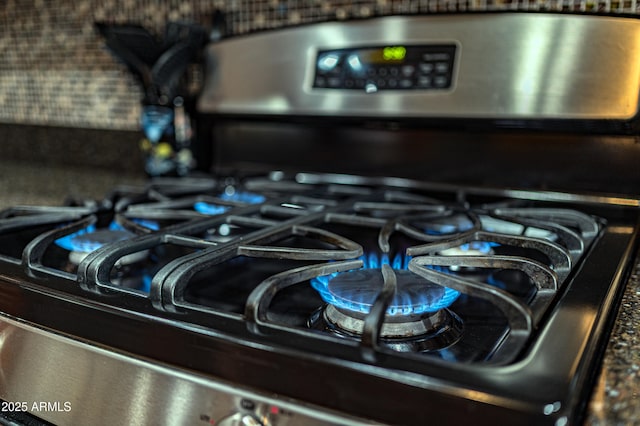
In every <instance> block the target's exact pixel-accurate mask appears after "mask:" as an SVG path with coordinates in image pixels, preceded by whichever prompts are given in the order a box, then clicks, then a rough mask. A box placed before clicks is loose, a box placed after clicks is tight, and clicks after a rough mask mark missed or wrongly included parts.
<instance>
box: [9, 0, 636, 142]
mask: <svg viewBox="0 0 640 426" xmlns="http://www.w3.org/2000/svg"><path fill="white" fill-rule="evenodd" d="M638 1H639V0H593V1H591V0H374V1H333V0H302V1H289V0H254V1H247V0H226V1H224V0H210V1H195V0H191V1H177V0H171V1H160V0H142V1H137V0H99V1H98V0H57V1H47V0H0V57H1V58H2V59H1V60H0V122H4V123H18V124H38V125H40V124H43V125H53V126H68V127H84V128H98V129H105V128H106V129H118V130H135V129H137V128H138V118H139V114H140V99H141V97H142V90H141V88H140V87H139V85H138V83H137V81H136V80H135V79H134V78H133V77H132V76H131V75H130V74H129V72H128V71H127V69H126V67H125V66H124V65H122V64H121V63H120V62H118V61H117V60H115V59H114V57H113V56H112V55H111V54H110V53H109V52H108V51H107V50H106V48H105V47H104V42H103V40H102V39H101V37H100V36H99V35H98V33H97V31H96V29H95V27H94V22H96V21H101V22H107V23H136V24H140V25H142V26H144V27H145V28H146V29H147V30H149V31H150V32H151V33H152V34H155V35H160V34H162V32H163V30H164V26H165V23H166V22H168V21H187V22H194V23H198V24H200V25H202V26H203V27H205V28H207V29H210V28H211V23H212V16H213V15H214V12H215V11H220V12H222V13H223V16H224V19H225V22H226V27H227V32H228V33H229V34H241V33H246V32H251V31H259V30H262V29H270V28H276V27H282V26H288V25H299V24H304V23H309V22H318V21H326V20H342V19H352V18H368V17H373V16H381V15H391V14H417V13H438V12H455V11H481V10H504V9H519V10H549V11H567V10H568V11H582V12H587V13H588V12H596V13H633V14H635V13H637V11H638V3H637V2H638Z"/></svg>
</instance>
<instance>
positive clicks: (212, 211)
mask: <svg viewBox="0 0 640 426" xmlns="http://www.w3.org/2000/svg"><path fill="white" fill-rule="evenodd" d="M193 208H194V209H195V211H197V212H198V213H202V214H206V215H209V216H215V215H218V214H222V213H224V212H226V211H227V210H229V207H227V206H219V205H216V204H209V203H205V202H204V201H198V202H197V203H195V204H194V205H193Z"/></svg>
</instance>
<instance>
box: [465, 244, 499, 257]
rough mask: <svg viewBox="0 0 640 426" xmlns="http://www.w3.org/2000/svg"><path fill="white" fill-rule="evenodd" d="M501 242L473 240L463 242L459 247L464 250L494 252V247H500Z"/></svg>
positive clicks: (482, 252) (484, 252)
mask: <svg viewBox="0 0 640 426" xmlns="http://www.w3.org/2000/svg"><path fill="white" fill-rule="evenodd" d="M499 246H500V244H498V243H493V242H489V241H472V242H470V243H467V244H462V245H461V246H459V247H458V248H459V249H460V250H462V251H463V252H479V253H481V254H492V253H493V247H499Z"/></svg>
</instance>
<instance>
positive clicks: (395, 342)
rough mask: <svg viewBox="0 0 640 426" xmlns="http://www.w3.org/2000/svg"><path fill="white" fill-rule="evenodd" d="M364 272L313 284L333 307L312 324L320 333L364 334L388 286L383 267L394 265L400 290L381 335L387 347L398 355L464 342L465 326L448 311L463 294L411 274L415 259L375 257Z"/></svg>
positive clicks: (318, 314)
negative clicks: (380, 295) (380, 297)
mask: <svg viewBox="0 0 640 426" xmlns="http://www.w3.org/2000/svg"><path fill="white" fill-rule="evenodd" d="M362 260H363V262H364V266H363V267H362V268H361V269H357V270H352V271H346V272H341V273H334V274H331V275H326V276H321V277H317V278H314V279H313V280H311V285H312V286H313V288H315V289H316V290H317V291H318V292H319V293H320V296H321V297H322V298H323V300H324V301H325V302H327V305H326V307H325V308H324V309H321V311H322V312H319V311H318V312H316V313H314V315H313V316H312V318H311V319H310V321H309V325H310V326H311V327H312V328H315V329H324V330H325V331H329V332H331V333H333V334H335V335H339V336H341V337H355V338H357V337H358V336H360V335H361V334H362V331H363V328H364V320H365V317H366V316H367V314H368V313H369V312H370V310H371V307H372V306H373V304H374V302H375V300H376V298H377V297H378V294H379V293H380V292H381V291H382V288H383V285H384V282H383V277H382V270H381V265H383V264H388V265H390V266H392V268H393V271H394V273H395V275H396V280H397V281H396V282H397V290H396V294H395V296H394V298H393V300H392V301H391V303H390V305H389V307H388V308H387V312H386V314H385V318H384V323H383V324H382V327H381V330H380V337H381V340H382V342H383V343H384V344H385V345H386V346H389V347H392V348H393V349H395V350H398V351H426V350H435V349H442V348H444V347H446V346H448V345H450V344H452V343H454V342H455V341H457V339H458V338H459V337H460V334H461V330H462V321H461V320H460V318H458V316H457V315H455V314H453V313H452V312H451V311H449V310H448V309H446V308H447V307H449V306H450V305H451V304H452V303H453V302H454V301H455V300H456V299H457V298H458V296H459V295H460V293H459V292H457V291H455V290H452V289H449V288H446V287H442V286H440V285H438V284H435V283H432V282H429V281H427V280H425V279H423V278H421V277H419V276H417V275H415V274H413V273H412V272H410V271H408V270H407V265H408V262H409V258H406V257H403V256H400V255H397V256H396V257H395V258H394V259H393V262H392V263H390V262H389V258H388V256H387V255H386V254H385V255H382V256H380V257H378V256H377V255H376V254H370V255H369V256H367V257H363V258H362Z"/></svg>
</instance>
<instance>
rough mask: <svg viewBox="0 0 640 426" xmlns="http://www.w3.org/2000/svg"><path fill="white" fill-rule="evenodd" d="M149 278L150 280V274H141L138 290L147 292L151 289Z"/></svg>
mask: <svg viewBox="0 0 640 426" xmlns="http://www.w3.org/2000/svg"><path fill="white" fill-rule="evenodd" d="M151 280H152V277H151V275H148V274H145V275H143V276H142V287H141V288H140V290H142V291H144V292H145V293H149V292H150V291H151Z"/></svg>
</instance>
